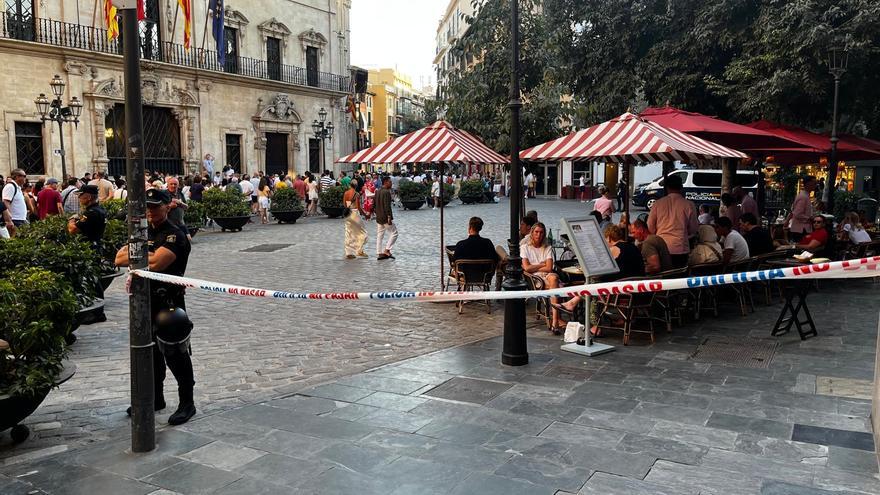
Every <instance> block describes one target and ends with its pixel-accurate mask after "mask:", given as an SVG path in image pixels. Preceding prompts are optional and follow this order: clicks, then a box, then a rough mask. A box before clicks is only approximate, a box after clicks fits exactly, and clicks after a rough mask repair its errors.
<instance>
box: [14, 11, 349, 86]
mask: <svg viewBox="0 0 880 495" xmlns="http://www.w3.org/2000/svg"><path fill="white" fill-rule="evenodd" d="M2 19H3V23H2V26H0V38H6V39H19V40H23V41H31V42H34V43H41V44H45V45H52V46H60V47H64V48H76V49H80V50H88V51H91V52H99V53H107V54H110V55H121V54H122V43H121V40H112V41H108V40H107V30H106V29H102V28H97V27H90V26H82V25H79V24H72V23H69V22H61V21H56V20H52V19H39V18H38V19H33V25H31V21H30V20H29V19H28V20H24V19H19V18H18V17H17V16H16V15H12V14H6V15H2ZM141 55H142V57H143V56H144V55H145V54H144V49H143V47H141ZM148 55H150V56H149V57H143V58H145V59H146V58H149V59H151V60H155V61H157V62H165V63H168V64H173V65H179V66H183V67H191V68H194V69H202V70H208V71H214V72H224V73H227V74H238V75H241V76H246V77H253V78H256V79H265V80H270V81H280V82H285V83H288V84H296V85H299V86H311V87H314V88H321V89H326V90H330V91H342V92H346V93H348V92H351V91H353V88H351V87H350V80H351V78H350V77H348V76H341V75H338V74H330V73H327V72H319V71H309V70H306V69H304V68H302V67H297V66H295V65H285V64H274V65H271V66H270V65H269V63H268V62H266V61H265V60H258V59H255V58H249V57H229V56H227V57H226V61H225V64H223V65H220V63H219V62H218V60H217V52H216V51H214V50H205V49H201V48H190V49H188V50H187V49H186V48H185V47H184V46H183V45H181V44H178V43H169V42H163V43H162V44H161V48H160V49H159V50H158V53H153V51H152V50H151V52H150V53H149V54H148Z"/></svg>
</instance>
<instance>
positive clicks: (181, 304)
mask: <svg viewBox="0 0 880 495" xmlns="http://www.w3.org/2000/svg"><path fill="white" fill-rule="evenodd" d="M171 300H172V301H173V302H174V305H175V306H176V307H178V308H180V309H182V310H184V311H186V302H185V301H184V299H183V294H180V295H178V296H174V297H171ZM163 305H164V304H162V303H161V302H160V301H159V300H157V299H156V298H153V301H152V304H151V306H152V312H153V319H154V320H155V318H156V314H157V313H158V311H159V309H161V308H162V307H163ZM153 342H154V343H155V342H156V339H155V337H154V338H153ZM166 365H167V366H168V369H170V370H171V374H172V375H174V379H175V380H177V393H178V395H179V397H180V402H181V403H185V402H192V401H193V387H194V386H195V384H196V380H195V374H194V372H193V366H192V357H191V356H190V352H189V349H187V351H186V352H183V351H180V350H179V349H178V350H176V352H174V353H169V354H168V355H166V354H164V353H162V350H161V349H160V348H159V345H158V344H157V345H155V346H153V386H154V388H153V390H154V398H155V399H156V401H158V400H160V399H162V400H164V397H165V396H164V391H163V382H164V381H165V376H166V375H165V366H166Z"/></svg>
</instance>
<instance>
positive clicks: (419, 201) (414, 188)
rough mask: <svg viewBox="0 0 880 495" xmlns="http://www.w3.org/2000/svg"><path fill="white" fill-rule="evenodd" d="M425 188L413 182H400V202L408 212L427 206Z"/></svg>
mask: <svg viewBox="0 0 880 495" xmlns="http://www.w3.org/2000/svg"><path fill="white" fill-rule="evenodd" d="M424 197H425V186H423V185H421V184H419V183H418V182H413V181H411V180H407V181H400V202H401V203H403V207H404V208H405V209H407V210H418V209H419V208H421V207H422V205H424V204H425V200H424Z"/></svg>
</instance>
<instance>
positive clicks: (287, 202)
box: [269, 187, 306, 223]
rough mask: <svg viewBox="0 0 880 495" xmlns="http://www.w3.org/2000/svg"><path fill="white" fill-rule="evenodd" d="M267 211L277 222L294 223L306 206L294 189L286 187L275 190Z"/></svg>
mask: <svg viewBox="0 0 880 495" xmlns="http://www.w3.org/2000/svg"><path fill="white" fill-rule="evenodd" d="M269 211H270V212H272V216H273V217H275V219H276V220H278V223H296V220H297V219H298V218H299V217H301V216H302V215H303V213H305V211H306V208H305V206H303V202H302V198H300V197H299V193H298V192H296V189H293V188H290V187H288V188H284V189H280V190H278V191H275V194H274V195H273V196H272V205H271V206H270V207H269Z"/></svg>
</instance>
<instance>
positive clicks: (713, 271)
mask: <svg viewBox="0 0 880 495" xmlns="http://www.w3.org/2000/svg"><path fill="white" fill-rule="evenodd" d="M723 268H724V265H723V264H722V263H721V262H716V263H700V264H698V265H691V266H689V267H688V277H705V276H709V275H718V274H720V273H721V272H722V270H723ZM690 294H691V299H692V301H693V304H694V319H696V320H699V319H700V315H701V314H702V312H703V309H705V308H707V307H708V308H709V309H711V310H712V313H713V314H714V315H715V316H716V317H717V316H718V289H717V287H712V286H699V287H696V288H693V289H690Z"/></svg>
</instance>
